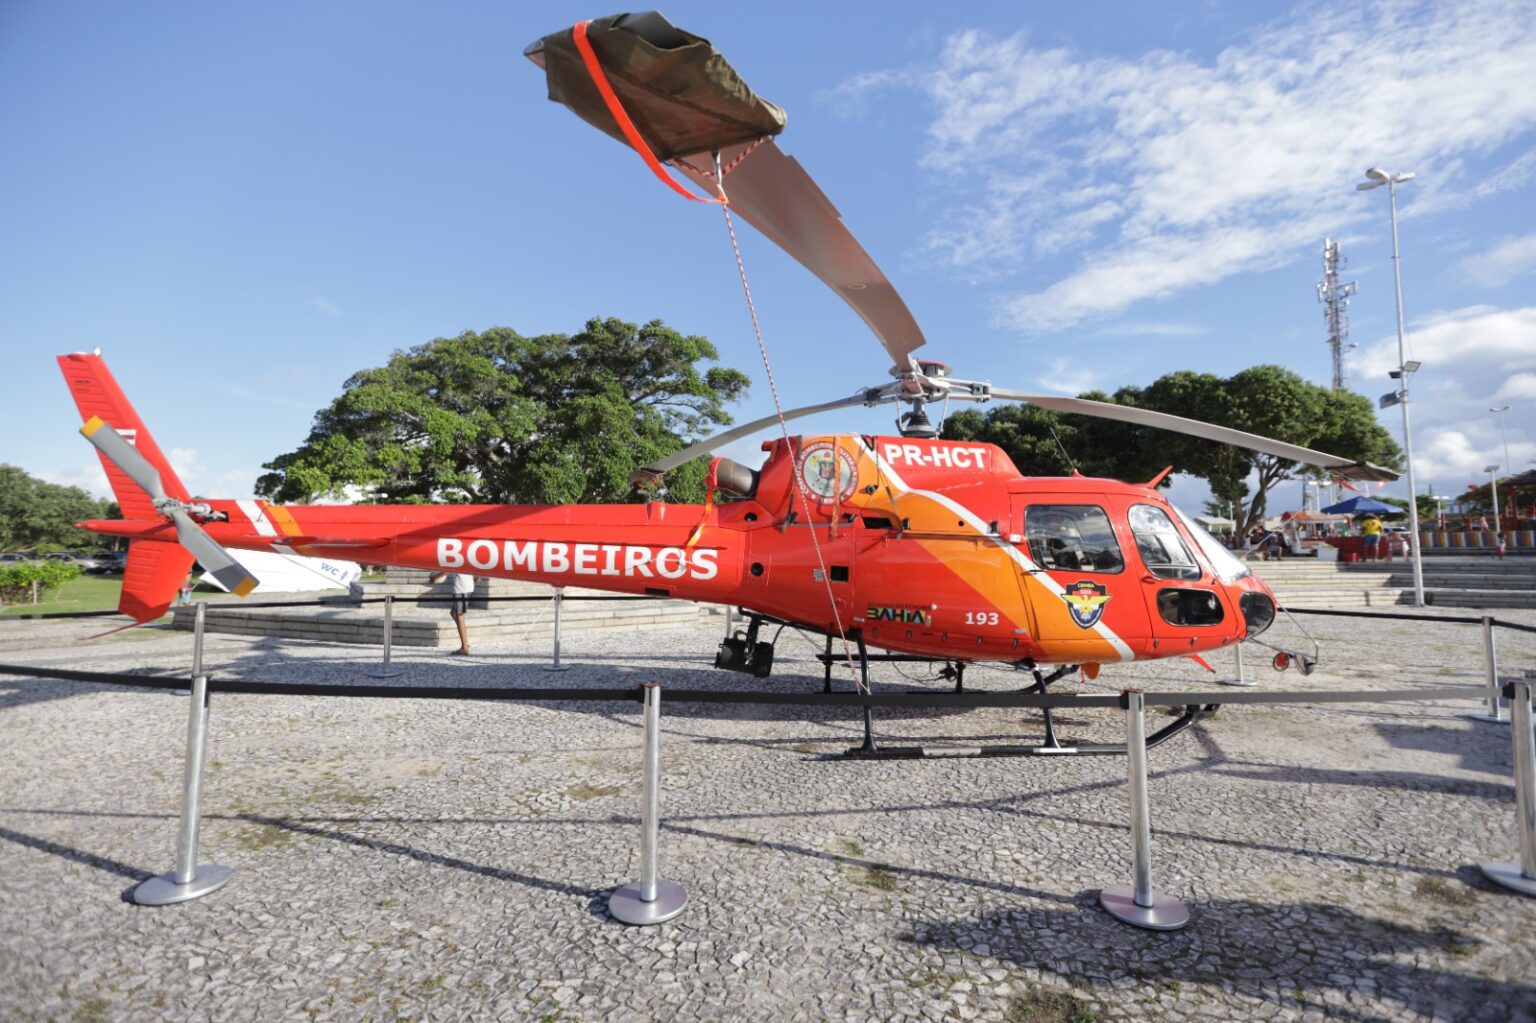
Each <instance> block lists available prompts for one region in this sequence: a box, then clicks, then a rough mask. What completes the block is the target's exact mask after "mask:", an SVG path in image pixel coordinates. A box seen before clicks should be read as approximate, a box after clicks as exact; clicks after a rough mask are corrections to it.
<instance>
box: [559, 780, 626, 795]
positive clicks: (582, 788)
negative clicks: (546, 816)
mask: <svg viewBox="0 0 1536 1023" xmlns="http://www.w3.org/2000/svg"><path fill="white" fill-rule="evenodd" d="M623 791H624V786H622V785H588V784H587V783H586V782H581V783H580V784H578V785H572V786H571V787H570V788H568V789H566V790H565V795H566V796H567V797H568V798H570V799H597V798H598V797H600V796H616V795H618V794H619V793H620V792H623Z"/></svg>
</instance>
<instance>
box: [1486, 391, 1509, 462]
mask: <svg viewBox="0 0 1536 1023" xmlns="http://www.w3.org/2000/svg"><path fill="white" fill-rule="evenodd" d="M1488 411H1489V412H1494V413H1497V414H1498V417H1499V433H1500V435H1502V436H1503V438H1504V475H1506V476H1513V475H1514V474H1515V464H1514V463H1513V462H1511V461H1510V460H1509V417H1508V416H1506V415H1505V414H1504V413H1506V412H1508V411H1509V406H1508V405H1500V406H1499V407H1498V408H1491V409H1489V410H1488Z"/></svg>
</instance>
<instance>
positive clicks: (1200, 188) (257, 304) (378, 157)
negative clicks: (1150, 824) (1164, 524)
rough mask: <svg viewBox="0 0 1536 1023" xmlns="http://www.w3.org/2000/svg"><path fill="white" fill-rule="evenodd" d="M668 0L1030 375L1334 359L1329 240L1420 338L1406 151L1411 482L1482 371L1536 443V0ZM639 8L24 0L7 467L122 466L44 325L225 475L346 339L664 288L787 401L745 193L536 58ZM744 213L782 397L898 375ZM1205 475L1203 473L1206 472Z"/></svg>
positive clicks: (1377, 385) (816, 161)
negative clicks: (663, 167)
mask: <svg viewBox="0 0 1536 1023" xmlns="http://www.w3.org/2000/svg"><path fill="white" fill-rule="evenodd" d="M664 10H665V12H666V13H667V15H668V16H669V17H670V18H671V19H672V20H673V21H674V22H675V23H677V24H679V25H681V26H683V27H685V28H688V29H689V30H691V31H694V32H697V33H698V34H700V35H704V36H706V37H708V38H710V39H712V40H713V41H714V42H715V43H716V44H717V45H718V46H719V47H720V48H721V49H722V50H723V51H724V52H725V54H726V55H727V57H728V58H729V59H730V60H731V62H732V63H733V64H734V65H735V66H736V68H737V69H738V70H739V71H740V72H741V73H742V75H743V76H744V77H745V78H746V80H747V81H748V82H749V83H750V84H751V85H752V86H753V87H754V88H755V89H756V90H757V91H758V92H760V93H761V94H763V95H764V96H766V97H768V98H769V99H771V100H773V101H775V102H777V103H779V104H780V105H782V106H783V107H785V108H786V109H787V110H788V112H789V127H788V129H787V131H786V132H785V133H784V135H782V136H781V137H780V140H779V142H780V145H781V146H782V147H783V148H784V149H785V150H786V151H787V152H789V153H791V154H793V155H795V156H796V157H797V158H798V159H799V160H800V161H801V162H802V163H803V164H804V165H805V166H806V168H807V169H808V170H809V171H810V173H811V174H812V175H813V176H815V177H816V178H817V180H818V181H819V182H820V184H821V185H822V187H823V189H824V190H825V191H826V193H827V194H828V196H830V197H831V198H832V200H833V201H834V203H836V204H837V206H838V208H839V209H840V210H841V212H842V214H843V217H844V220H845V222H846V223H847V224H848V225H849V226H850V227H851V229H852V230H853V231H854V233H855V234H857V235H858V236H859V238H860V239H861V240H862V241H863V243H864V245H865V247H866V248H867V249H868V250H869V251H870V253H871V254H872V255H873V256H874V258H875V259H876V261H877V262H879V263H880V264H881V266H882V267H883V268H884V269H885V271H886V273H887V275H888V276H889V277H890V278H891V280H892V281H893V282H894V283H895V284H896V286H897V287H898V288H899V289H900V290H901V291H902V293H903V294H904V295H905V297H906V299H907V302H908V304H909V305H910V306H911V307H912V309H913V312H914V313H915V314H916V316H917V318H918V321H919V322H920V323H921V324H922V325H923V327H924V331H925V333H926V335H927V337H928V339H929V344H928V346H927V347H926V348H924V349H923V350H922V352H921V353H920V354H922V355H923V356H925V357H930V358H938V359H942V360H943V361H947V362H949V363H951V364H952V365H953V366H954V367H955V372H956V373H957V374H958V375H961V376H966V377H973V378H988V379H991V380H992V381H993V382H994V383H996V384H998V385H999V386H1005V387H1013V388H1018V389H1023V390H1033V389H1040V390H1047V391H1056V392H1076V391H1077V390H1080V389H1083V388H1087V387H1101V388H1104V389H1106V390H1113V389H1114V388H1115V387H1117V386H1119V385H1121V384H1126V383H1130V384H1145V383H1148V382H1150V381H1151V380H1152V379H1154V378H1156V377H1157V376H1159V375H1161V374H1162V373H1165V372H1169V371H1172V370H1175V369H1185V368H1189V369H1196V370H1201V371H1209V372H1215V373H1221V374H1228V373H1232V372H1235V371H1236V370H1239V369H1241V368H1244V367H1246V366H1249V365H1253V364H1256V363H1260V362H1276V363H1280V364H1282V365H1285V366H1288V367H1290V368H1291V369H1294V370H1295V371H1296V372H1298V373H1300V374H1302V375H1303V376H1306V377H1308V378H1310V379H1313V380H1316V381H1319V382H1322V383H1326V382H1327V381H1328V379H1329V373H1330V365H1329V358H1328V351H1327V347H1326V344H1325V334H1324V329H1323V320H1322V312H1321V307H1320V306H1319V305H1318V304H1317V301H1316V297H1315V294H1314V284H1315V283H1316V281H1317V280H1318V279H1319V278H1320V276H1321V265H1320V257H1321V249H1322V244H1323V239H1324V238H1325V237H1332V238H1337V239H1340V240H1341V243H1342V246H1343V250H1344V254H1345V256H1346V257H1347V258H1348V260H1349V267H1348V269H1347V270H1346V275H1345V280H1355V281H1357V282H1358V283H1359V289H1360V290H1359V294H1358V296H1357V297H1356V298H1355V300H1354V301H1353V302H1352V304H1351V306H1350V310H1349V311H1350V317H1351V324H1352V337H1353V339H1354V340H1355V341H1356V342H1358V344H1359V346H1360V347H1359V349H1358V350H1357V351H1356V352H1355V353H1354V358H1353V364H1352V373H1353V379H1354V384H1355V387H1356V389H1357V390H1359V391H1361V392H1362V393H1364V394H1367V395H1370V396H1372V397H1373V398H1374V397H1375V396H1377V395H1379V394H1381V393H1383V392H1385V391H1387V390H1389V389H1390V385H1389V382H1388V380H1387V378H1386V370H1387V369H1388V368H1390V367H1392V366H1395V365H1396V340H1395V326H1394V324H1395V320H1394V306H1393V297H1392V271H1391V259H1390V256H1391V247H1390V235H1389V232H1388V220H1387V202H1386V196H1385V193H1384V191H1376V192H1371V193H1356V192H1355V191H1354V190H1353V188H1354V184H1355V183H1356V182H1357V181H1359V180H1361V177H1362V172H1363V171H1364V170H1365V168H1367V167H1369V166H1371V165H1380V166H1383V167H1387V168H1389V169H1391V170H1393V171H1399V172H1400V171H1408V170H1411V171H1414V172H1416V174H1417V175H1418V177H1417V179H1416V180H1415V181H1413V182H1411V183H1408V184H1406V185H1404V186H1403V189H1402V192H1401V195H1400V201H1401V206H1400V212H1401V220H1400V228H1401V234H1402V250H1403V286H1404V293H1405V301H1406V308H1407V313H1408V328H1409V343H1410V347H1411V348H1412V352H1411V353H1410V357H1411V358H1417V359H1420V360H1421V361H1422V362H1423V363H1424V370H1423V371H1422V372H1421V373H1420V374H1419V375H1418V377H1417V379H1416V381H1415V391H1414V398H1415V401H1414V405H1413V413H1414V427H1415V429H1414V449H1415V455H1416V458H1417V462H1418V479H1419V486H1420V489H1421V491H1422V490H1424V489H1426V487H1427V486H1429V485H1433V486H1434V488H1435V490H1436V492H1437V493H1447V494H1449V493H1456V492H1459V491H1460V490H1462V489H1463V488H1464V487H1465V486H1466V485H1467V484H1468V483H1470V482H1472V481H1474V480H1476V479H1479V478H1482V477H1481V474H1480V473H1479V471H1478V470H1480V469H1481V467H1482V466H1484V465H1487V464H1490V463H1493V462H1503V461H1504V448H1503V445H1502V441H1501V437H1500V431H1499V424H1498V419H1497V417H1495V416H1494V415H1492V414H1490V413H1489V412H1488V411H1487V409H1488V408H1489V407H1490V406H1496V405H1503V404H1509V405H1511V406H1512V409H1511V411H1510V412H1509V413H1508V415H1507V425H1508V436H1509V454H1510V461H1511V462H1512V463H1513V467H1514V469H1515V471H1517V472H1518V471H1521V469H1523V468H1528V467H1530V465H1531V462H1532V460H1533V459H1536V297H1533V290H1536V289H1533V285H1536V89H1533V88H1531V85H1530V80H1531V79H1530V76H1531V70H1530V69H1531V68H1532V67H1536V19H1533V18H1531V16H1530V7H1529V5H1528V4H1526V3H1456V4H1440V5H1429V6H1421V5H1414V4H1384V5H1360V6H1358V7H1356V5H1312V4H1299V5H1293V6H1289V7H1286V6H1281V5H1276V4H1268V5H1255V4H1231V5H1217V4H1190V5H1187V6H1184V7H1175V6H1171V5H1162V4H1151V3H1145V4H1122V3H1114V4H1111V3H1095V2H1087V3H1077V4H1070V5H1065V4H1061V5H1020V4H1013V3H968V4H950V5H935V4H931V3H881V4H872V3H846V4H824V3H822V4H814V5H812V4H793V3H784V4H775V5H753V6H747V5H740V6H736V5H722V4H718V3H672V4H669V5H667V6H666V7H665V8H664ZM605 13H611V12H610V11H608V9H606V8H601V9H599V8H592V7H590V6H587V5H577V4H570V3H530V4H516V5H513V4H504V3H501V4H498V3H489V2H486V3H474V2H461V3H455V4H451V5H423V4H407V3H377V2H371V3H360V2H356V3H346V2H336V3H327V4H323V5H320V4H299V3H282V2H279V3H271V4H264V5H211V4H190V3H186V4H165V3H162V4H156V3H140V4H132V5H128V4H111V3H106V2H96V3H89V2H78V3H70V2H65V3H41V2H33V3H10V4H3V5H0V138H3V139H4V142H5V145H4V153H5V156H4V158H3V159H0V237H3V238H4V239H5V244H4V245H3V246H0V352H4V366H5V368H6V370H7V372H6V374H5V382H6V387H5V393H6V396H7V399H8V400H7V406H8V412H9V415H8V416H7V423H8V426H7V428H6V430H5V432H4V435H3V441H0V461H4V462H9V463H13V464H19V465H21V466H23V467H24V468H26V469H27V470H29V471H31V472H33V473H36V474H38V475H41V476H43V477H45V478H47V479H51V480H54V481H57V482H68V483H77V484H81V485H84V486H86V487H88V488H90V489H93V490H97V491H102V488H103V486H104V480H103V479H102V477H101V474H100V472H99V468H98V467H97V466H96V465H95V462H94V455H93V454H92V453H91V451H90V449H89V447H88V445H86V443H85V442H84V441H83V440H82V439H80V438H79V437H78V435H77V434H76V433H75V430H76V428H77V426H78V417H77V416H76V413H75V410H74V408H73V405H72V403H71V402H70V400H69V397H68V394H67V392H66V391H65V388H64V386H63V384H62V382H61V380H60V379H59V376H58V372H57V368H56V367H55V365H54V363H53V359H52V356H54V355H56V354H59V353H61V352H68V351H74V350H80V349H89V348H91V347H93V346H100V347H101V348H102V350H103V353H104V354H105V355H106V357H107V359H108V362H109V364H110V365H111V367H112V368H113V370H114V372H115V373H116V375H117V377H118V379H119V381H120V382H121V383H122V384H123V385H124V387H125V388H126V389H127V391H128V393H129V395H130V397H131V398H132V399H133V400H134V402H135V404H136V405H137V406H138V408H139V411H140V413H141V415H143V417H144V418H145V420H146V422H147V423H148V424H149V426H150V428H151V429H152V430H153V431H154V433H155V435H156V437H157V438H158V440H159V441H160V444H161V446H162V447H164V448H166V449H168V450H173V451H174V452H175V454H174V455H173V458H174V460H175V461H176V462H177V464H178V465H179V466H180V467H181V469H182V471H183V475H184V478H185V479H186V480H187V482H188V484H189V486H191V488H192V489H193V490H194V491H196V492H199V493H203V494H207V495H209V496H222V497H238V496H245V495H248V494H249V492H250V488H251V485H252V483H253V482H254V480H255V477H256V476H257V475H258V474H259V473H260V471H261V464H262V463H263V462H265V461H268V460H270V459H271V458H273V457H275V456H276V455H278V454H280V453H282V452H285V451H288V450H291V449H292V448H294V447H295V446H297V445H298V444H299V443H301V442H302V440H303V439H304V437H305V435H306V433H307V432H308V428H309V424H310V420H311V417H312V416H313V414H314V413H315V411H316V410H318V409H320V408H321V407H323V406H324V405H325V404H327V403H328V402H329V400H330V399H331V398H333V397H334V396H335V395H336V394H337V393H339V391H340V387H341V383H342V381H343V380H344V379H345V378H346V377H347V376H348V375H349V374H351V373H353V372H355V371H357V370H359V369H362V368H365V367H368V366H373V365H378V364H380V363H382V362H383V361H384V360H385V359H386V358H387V357H388V353H389V352H390V351H391V350H392V349H395V348H399V347H408V346H411V345H415V344H420V343H422V342H425V341H428V340H431V339H432V338H434V337H439V336H444V335H452V334H456V333H458V332H460V331H462V330H465V329H476V330H478V329H484V328H486V327H489V326H492V325H507V326H511V327H513V328H515V329H517V330H519V331H521V332H523V333H528V334H534V333H543V332H549V331H573V330H576V329H579V327H580V325H581V324H582V323H583V322H584V321H585V320H586V319H587V318H588V317H590V316H595V315H603V316H619V317H623V318H626V319H630V320H640V321H643V320H646V319H650V318H654V317H661V318H662V319H665V320H666V321H667V322H668V323H670V324H671V325H673V326H675V327H677V328H679V329H682V330H684V331H687V332H689V333H700V334H705V335H707V336H708V337H710V338H711V339H713V340H714V341H715V342H716V344H717V345H718V346H719V348H720V349H721V353H722V357H723V361H724V362H725V363H726V364H728V365H731V366H735V367H737V368H739V369H742V370H744V371H746V372H747V373H748V374H750V375H751V376H752V378H753V380H754V386H753V389H752V393H751V395H750V397H749V398H748V400H746V401H744V402H743V403H742V404H741V405H740V406H739V407H738V408H737V410H736V412H737V418H738V419H746V418H753V417H756V416H761V415H766V414H768V413H769V412H771V411H772V404H771V398H770V396H769V393H768V389H767V387H766V384H765V383H764V381H763V373H762V368H761V365H760V363H759V361H758V356H757V351H756V345H755V343H754V341H753V338H752V333H751V326H750V321H749V320H748V317H747V314H746V311H745V308H744V305H743V302H742V297H741V292H740V287H739V284H738V282H737V278H736V270H735V265H734V261H733V260H732V258H731V255H730V250H729V246H728V244H727V240H726V237H725V233H724V228H723V226H722V223H721V219H720V216H719V213H718V212H717V211H716V210H714V209H712V208H709V207H705V206H700V205H697V204H692V203H685V202H683V201H682V200H680V199H678V198H676V197H675V196H673V195H671V194H670V193H669V192H667V191H666V190H664V189H663V188H662V187H661V186H660V185H659V184H658V183H657V182H655V180H654V179H653V178H651V176H650V175H649V174H648V173H647V172H646V171H645V169H644V167H643V165H642V164H641V163H640V162H639V161H638V159H637V158H635V157H634V156H633V154H631V153H630V152H629V151H628V150H627V149H624V148H623V147H621V146H619V145H618V144H616V143H614V142H612V141H611V140H609V139H607V138H606V137H604V136H602V135H601V134H599V133H598V132H596V131H594V130H592V129H591V128H589V127H587V126H586V125H584V124H582V123H581V122H579V121H578V120H577V119H576V118H575V117H573V116H572V115H570V114H569V113H568V112H566V111H565V110H564V109H563V108H561V107H559V106H556V105H555V104H552V103H550V102H548V100H547V99H546V98H545V94H544V83H543V79H542V74H541V73H540V72H539V71H538V70H537V69H536V68H534V67H533V65H531V64H529V63H528V62H527V61H526V60H524V59H523V58H522V56H521V51H522V49H523V47H524V46H525V45H526V44H528V43H529V42H531V41H533V40H534V39H536V38H538V37H540V36H542V35H544V34H546V33H548V32H550V31H554V30H556V29H559V28H563V27H567V26H569V25H570V24H571V23H572V22H574V21H576V20H579V19H580V18H583V17H591V16H595V15H601V14H605ZM744 247H745V252H744V255H745V258H746V261H747V268H748V272H749V274H750V276H751V280H752V285H753V291H754V295H755V298H756V300H757V305H758V308H759V311H760V313H761V315H762V319H763V325H764V328H765V331H766V338H767V342H768V346H769V352H770V355H771V357H772V360H773V364H774V369H775V375H776V377H777V379H778V382H779V387H780V391H781V394H782V396H783V398H784V401H785V403H786V405H787V406H790V407H792V406H796V405H804V404H812V403H816V402H820V401H825V400H827V399H829V398H832V397H836V396H840V395H843V394H846V393H849V392H850V391H852V390H853V389H855V388H856V387H859V386H863V385H866V384H874V383H879V382H880V381H881V380H882V379H883V378H884V371H885V369H886V365H887V360H886V359H885V357H884V353H883V352H882V351H881V349H880V347H879V345H878V344H877V342H876V341H875V340H874V339H873V338H872V337H871V336H869V335H868V333H867V332H866V331H865V329H864V328H863V326H862V324H860V322H859V321H858V320H857V319H856V317H855V316H854V315H853V314H852V313H851V312H850V311H848V310H847V309H846V308H845V307H844V306H843V305H842V304H841V303H840V302H839V301H838V300H837V299H836V297H835V296H833V295H832V294H831V293H830V292H828V291H827V290H826V289H824V288H823V287H822V286H821V285H820V284H819V283H818V282H817V281H816V280H815V279H814V278H812V277H811V276H810V275H809V274H807V273H806V272H804V271H803V270H801V269H800V268H799V267H798V266H797V265H796V264H794V263H793V262H792V261H791V260H789V259H788V258H787V257H785V256H783V255H782V254H780V253H779V252H778V251H777V250H775V249H774V248H773V247H772V246H771V245H770V244H769V243H767V242H766V241H765V240H763V239H762V238H760V237H758V236H756V235H754V234H752V233H751V232H750V229H747V232H746V233H745V235H744ZM1395 412H1396V410H1391V411H1389V412H1387V413H1383V422H1384V424H1385V425H1387V427H1388V428H1389V429H1391V430H1392V431H1393V433H1394V435H1398V434H1400V429H1401V420H1400V418H1399V416H1398V415H1396V414H1395ZM1189 414H1190V415H1192V416H1195V417H1198V416H1199V410H1198V409H1192V410H1189ZM891 418H892V416H891V412H890V410H889V409H888V408H885V409H879V410H859V411H854V412H849V413H846V414H843V415H841V416H830V417H824V418H823V419H820V420H807V421H802V422H803V424H804V428H805V429H806V430H808V431H809V430H816V431H819V430H822V429H826V430H836V429H856V430H859V431H861V432H879V431H886V430H888V428H889V424H890V421H891ZM747 447H755V445H747ZM732 453H733V454H738V455H739V454H740V453H741V449H740V447H738V448H737V449H736V450H735V451H733V452H732ZM1386 492H1387V493H1403V492H1405V488H1404V487H1403V486H1402V485H1401V484H1399V485H1397V486H1395V487H1390V488H1388V489H1387V490H1386ZM1175 497H1176V499H1178V500H1180V501H1181V502H1182V503H1185V504H1186V506H1189V507H1192V508H1198V506H1199V502H1200V500H1201V499H1202V498H1203V497H1204V493H1203V487H1201V486H1200V485H1199V484H1198V483H1197V482H1192V481H1183V482H1181V483H1179V484H1178V485H1177V486H1176V488H1175ZM1294 503H1295V499H1294V497H1291V498H1290V499H1289V500H1286V499H1285V497H1282V499H1281V501H1280V505H1282V506H1287V505H1294ZM1271 507H1272V508H1273V507H1276V505H1271Z"/></svg>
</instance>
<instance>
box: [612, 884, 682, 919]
mask: <svg viewBox="0 0 1536 1023" xmlns="http://www.w3.org/2000/svg"><path fill="white" fill-rule="evenodd" d="M686 905H688V890H687V889H686V888H684V887H683V886H682V885H680V884H674V883H673V882H671V881H657V882H656V898H655V900H654V901H652V902H646V901H644V900H642V899H641V898H640V884H639V882H638V881H637V882H636V883H634V884H627V885H625V886H624V887H622V888H615V889H614V890H613V894H612V895H610V896H608V913H609V914H610V915H611V916H612V917H613V918H614V919H615V920H621V921H623V922H624V923H627V924H635V925H636V926H639V927H644V926H645V925H646V924H664V923H666V922H667V921H668V920H670V919H672V918H673V917H675V916H677V914H679V913H681V912H682V911H683V907H684V906H686Z"/></svg>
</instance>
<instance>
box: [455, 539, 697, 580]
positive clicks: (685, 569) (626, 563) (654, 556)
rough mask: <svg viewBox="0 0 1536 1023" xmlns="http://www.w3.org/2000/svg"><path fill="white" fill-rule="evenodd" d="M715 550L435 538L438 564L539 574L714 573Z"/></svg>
mask: <svg viewBox="0 0 1536 1023" xmlns="http://www.w3.org/2000/svg"><path fill="white" fill-rule="evenodd" d="M717 554H718V552H717V551H713V550H707V549H705V548H702V547H694V548H686V549H685V548H682V547H634V546H631V545H629V544H620V543H563V542H560V541H555V540H460V539H457V538H454V537H446V536H445V537H441V538H440V539H439V540H438V541H437V564H438V566H439V567H440V568H457V569H479V570H480V571H484V572H496V571H502V572H518V571H521V572H529V573H538V574H542V575H595V576H605V575H608V576H615V575H616V576H627V577H631V578H634V577H639V578H644V579H656V578H660V579H681V578H682V577H683V576H687V577H688V578H690V579H713V578H714V577H715V576H716V575H717V574H718V573H719V571H720V569H719V566H718V565H717V564H716V561H715V557H716V555H717Z"/></svg>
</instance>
